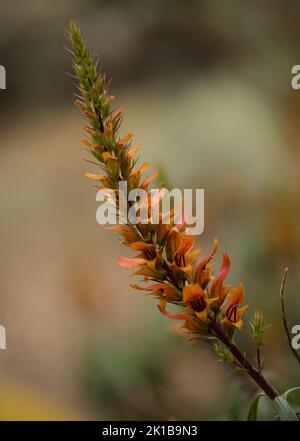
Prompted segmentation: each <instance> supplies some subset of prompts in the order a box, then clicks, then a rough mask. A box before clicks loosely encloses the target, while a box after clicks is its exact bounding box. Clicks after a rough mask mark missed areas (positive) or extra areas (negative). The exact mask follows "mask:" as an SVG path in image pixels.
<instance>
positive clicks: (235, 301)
mask: <svg viewBox="0 0 300 441" xmlns="http://www.w3.org/2000/svg"><path fill="white" fill-rule="evenodd" d="M243 300H244V286H243V284H242V283H240V284H239V285H238V286H237V287H236V288H233V289H232V290H231V291H230V292H229V294H227V297H226V301H225V303H224V306H223V308H222V309H223V310H224V319H223V320H222V322H221V323H222V324H223V326H225V327H229V328H237V329H239V330H241V329H242V328H243V320H242V316H243V315H244V314H245V312H246V311H247V309H248V307H249V305H245V306H242V307H239V305H240V304H241V303H242V301H243Z"/></svg>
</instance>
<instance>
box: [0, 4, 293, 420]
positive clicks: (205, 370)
mask: <svg viewBox="0 0 300 441" xmlns="http://www.w3.org/2000/svg"><path fill="white" fill-rule="evenodd" d="M299 15H300V5H299V3H298V2H296V1H295V0H289V1H286V2H282V1H279V0H277V1H276V0H272V1H270V0H269V1H265V2H261V1H259V0H254V1H252V2H251V3H247V4H246V3H245V2H242V1H235V0H228V1H226V2H219V1H217V0H209V1H208V0H202V1H200V0H198V1H196V0H189V1H188V2H184V1H180V0H164V1H158V0H153V1H151V2H150V1H148V2H147V1H138V0H127V1H126V2H124V1H121V0H110V1H104V0H92V1H84V0H77V1H75V0H73V1H71V0H60V1H50V0H40V1H36V0H24V1H23V2H22V4H21V5H20V4H17V2H2V4H1V15H0V64H2V65H4V66H5V67H6V71H7V90H6V91H0V125H1V131H0V155H1V156H0V174H1V187H0V207H1V208H0V209H1V217H0V223H1V233H0V234H1V247H0V280H1V283H0V324H2V325H4V326H5V327H6V330H7V350H6V351H0V389H1V394H0V419H23V420H26V419H95V418H97V419H125V420H126V419H131V420H135V419H136V420H138V419H148V420H149V419H150V420H151V419H163V420H167V419H175V420H176V419H178V420H180V419H186V420H189V419H190V420H192V419H197V420H201V419H210V420H217V419H244V418H245V415H246V414H247V409H248V405H249V402H250V401H251V398H252V397H253V395H254V393H255V391H256V390H255V387H254V385H253V384H251V383H250V381H249V380H248V379H247V378H244V377H243V376H239V375H237V374H232V373H231V371H230V369H228V368H227V366H224V365H222V364H221V363H220V362H218V361H217V360H216V356H215V354H213V353H212V352H211V350H210V347H209V346H208V345H207V344H204V343H199V342H191V343H189V342H187V341H186V340H185V339H184V338H182V336H181V335H180V334H179V333H178V332H177V330H176V329H177V325H176V326H175V327H174V324H173V323H171V322H170V321H169V320H167V319H166V318H165V317H163V316H162V315H160V314H158V312H157V309H156V306H155V300H153V299H151V298H149V297H144V296H143V294H141V293H139V292H136V291H134V290H132V289H131V288H130V287H129V278H128V276H129V274H130V273H129V272H128V271H127V270H124V268H119V267H117V266H116V265H115V263H114V260H115V258H116V256H117V255H119V254H123V253H126V250H124V249H122V248H120V247H119V246H118V240H117V239H116V237H115V236H113V235H111V234H110V233H107V232H105V231H103V230H102V229H101V227H100V226H99V225H98V224H97V223H96V220H95V212H96V208H97V203H96V200H95V192H94V189H93V186H92V185H91V183H90V182H89V181H87V180H86V179H85V178H84V177H83V174H84V172H85V171H87V170H89V171H92V172H93V171H95V170H94V169H93V168H92V166H91V165H89V164H88V163H86V162H84V161H83V159H88V154H87V153H86V152H85V150H84V149H83V148H82V145H81V143H80V140H81V138H83V134H82V132H81V124H82V122H83V120H82V118H81V117H80V116H79V114H78V112H77V110H76V109H75V108H74V106H73V104H72V101H73V96H72V94H73V92H74V88H73V85H72V82H73V80H72V79H71V78H70V77H68V76H67V74H66V73H67V72H71V67H70V63H71V61H70V55H69V54H68V52H67V51H66V50H65V48H64V46H66V47H69V46H70V45H69V42H68V40H67V38H66V31H65V29H66V27H67V25H68V22H69V20H70V19H72V18H73V19H76V20H77V21H78V22H79V23H80V25H81V29H82V32H83V34H84V35H85V36H86V38H87V41H88V43H89V46H90V48H91V50H92V51H93V52H94V53H95V54H99V55H100V64H101V66H102V67H103V69H104V70H105V71H106V72H107V73H108V75H109V76H110V77H112V82H111V86H110V90H111V92H112V93H114V94H115V95H116V96H117V98H118V100H117V104H118V105H121V106H122V107H123V109H124V110H125V126H124V131H128V130H132V131H134V133H135V140H136V142H139V143H141V144H142V153H143V159H145V160H147V161H151V163H152V166H153V167H159V168H160V170H161V174H162V175H163V177H164V179H165V180H166V181H168V182H169V183H170V185H171V186H172V187H182V188H204V189H205V197H206V201H205V209H206V211H205V232H204V234H203V235H202V236H200V237H199V238H198V240H199V246H200V247H201V248H202V249H203V253H206V252H208V251H209V250H210V249H211V246H212V241H213V239H214V237H218V238H219V241H220V245H221V249H223V250H226V251H227V252H228V253H229V254H230V256H231V259H232V271H231V274H230V277H229V282H230V283H232V284H237V283H238V282H240V281H243V283H244V284H245V287H246V295H247V300H248V301H249V302H250V303H251V308H250V310H249V312H248V314H247V316H248V318H250V317H251V315H252V314H253V313H254V311H255V309H256V308H260V309H263V311H264V317H265V320H266V321H267V322H268V323H272V326H271V328H269V330H268V332H267V335H266V343H267V344H266V347H265V350H264V356H265V371H266V373H267V375H268V376H269V378H270V379H271V380H272V381H273V382H274V383H276V385H277V387H278V388H279V390H284V389H285V388H287V387H291V386H296V385H299V383H300V372H299V366H298V365H297V363H296V361H295V359H294V358H293V357H292V356H291V355H290V352H289V350H288V347H287V343H286V340H285V335H284V332H283V327H282V323H281V319H280V306H279V288H280V283H281V278H282V275H283V270H284V268H285V267H286V266H288V267H289V274H288V280H287V285H286V296H287V298H288V305H287V309H288V317H289V322H290V324H291V325H292V324H298V323H300V301H299V296H300V272H299V268H300V262H299V256H300V252H299V246H300V209H299V207H300V204H299V202H300V190H299V188H300V125H299V121H300V91H296V90H293V89H292V88H291V85H290V82H291V78H292V75H291V68H292V66H293V65H295V64H300V49H299V42H300V28H299ZM216 263H217V267H218V266H219V265H220V259H219V258H217V262H216ZM249 334H250V327H249V325H248V324H247V325H246V326H245V332H244V333H243V335H239V336H237V339H238V340H239V341H240V342H241V344H242V345H244V347H245V349H246V350H247V353H248V354H249V355H253V356H254V347H253V345H252V344H251V342H250V338H249ZM241 401H242V404H241Z"/></svg>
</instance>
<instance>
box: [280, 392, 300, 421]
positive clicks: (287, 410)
mask: <svg viewBox="0 0 300 441" xmlns="http://www.w3.org/2000/svg"><path fill="white" fill-rule="evenodd" d="M274 405H275V408H276V412H277V414H278V416H279V419H280V421H299V419H298V417H297V415H296V412H295V411H294V409H293V408H292V407H291V406H290V405H289V403H288V402H287V401H286V399H285V398H284V397H276V398H275V399H274Z"/></svg>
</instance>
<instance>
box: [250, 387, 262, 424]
mask: <svg viewBox="0 0 300 441" xmlns="http://www.w3.org/2000/svg"><path fill="white" fill-rule="evenodd" d="M263 396H265V394H259V395H257V396H256V397H255V398H254V400H253V401H252V404H251V406H250V409H249V413H248V418H247V420H248V421H257V419H258V405H259V400H260V399H261V397H263Z"/></svg>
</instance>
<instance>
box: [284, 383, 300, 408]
mask: <svg viewBox="0 0 300 441" xmlns="http://www.w3.org/2000/svg"><path fill="white" fill-rule="evenodd" d="M282 396H283V398H285V399H286V401H287V402H288V403H289V405H290V406H292V408H293V409H294V410H295V412H296V413H300V386H298V387H293V388H292V389H289V390H287V391H285V392H284V394H282Z"/></svg>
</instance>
